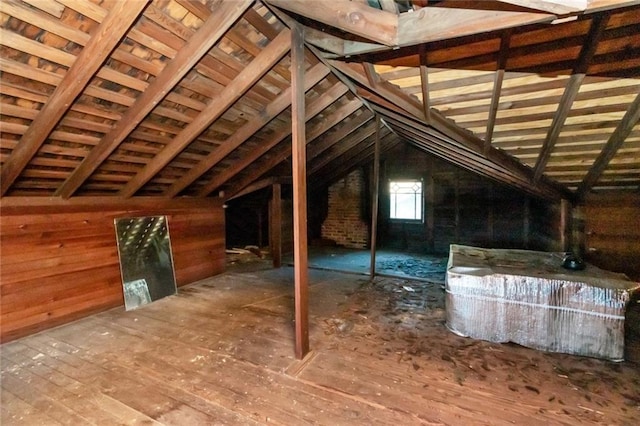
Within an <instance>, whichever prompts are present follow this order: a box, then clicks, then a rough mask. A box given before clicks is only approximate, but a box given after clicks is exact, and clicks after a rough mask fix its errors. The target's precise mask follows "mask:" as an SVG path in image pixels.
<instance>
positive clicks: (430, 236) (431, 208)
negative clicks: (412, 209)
mask: <svg viewBox="0 0 640 426" xmlns="http://www.w3.org/2000/svg"><path fill="white" fill-rule="evenodd" d="M427 167H428V170H427V182H426V183H425V186H426V188H425V189H426V194H427V197H426V198H427V208H426V209H425V214H426V221H425V223H426V225H427V240H428V244H429V249H430V250H431V251H433V250H434V249H435V233H434V228H435V226H434V225H435V216H436V215H435V212H436V209H435V202H436V186H435V182H434V179H433V159H432V158H431V157H429V160H428V163H427Z"/></svg>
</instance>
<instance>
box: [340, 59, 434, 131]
mask: <svg viewBox="0 0 640 426" xmlns="http://www.w3.org/2000/svg"><path fill="white" fill-rule="evenodd" d="M328 63H329V64H330V65H331V66H332V67H333V68H335V69H337V70H338V71H339V72H341V73H342V74H344V75H346V76H347V77H349V78H351V79H352V80H353V81H355V82H356V83H357V84H359V85H361V86H363V87H369V84H368V80H367V77H366V76H365V75H364V70H363V71H362V72H360V71H359V70H358V68H360V69H362V67H359V64H345V63H344V62H340V61H328ZM370 90H373V91H375V93H377V94H378V95H380V96H381V97H383V98H385V99H387V100H388V101H390V102H391V103H392V104H394V105H397V106H398V107H400V108H402V109H404V110H405V111H407V112H408V113H410V114H411V115H413V116H414V117H416V118H419V119H423V118H424V113H423V108H422V105H421V104H420V103H419V102H417V101H416V100H415V99H412V98H410V97H409V96H408V95H407V94H406V93H404V92H402V90H400V89H398V88H397V87H396V86H393V85H392V84H390V83H389V82H387V81H384V80H382V81H380V82H379V83H378V85H376V87H375V88H370Z"/></svg>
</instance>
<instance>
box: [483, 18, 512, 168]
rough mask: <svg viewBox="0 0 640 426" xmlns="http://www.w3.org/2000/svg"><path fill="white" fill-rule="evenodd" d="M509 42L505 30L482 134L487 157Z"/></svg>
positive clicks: (509, 32) (509, 38)
mask: <svg viewBox="0 0 640 426" xmlns="http://www.w3.org/2000/svg"><path fill="white" fill-rule="evenodd" d="M510 40H511V31H509V30H507V31H505V32H504V33H503V34H502V37H501V40H500V54H499V56H498V70H497V71H496V73H495V78H494V80H493V93H492V94H491V105H490V106H489V118H488V119H487V130H486V131H485V133H484V154H485V155H489V151H491V140H492V139H493V128H494V126H495V124H496V116H497V115H498V106H499V105H500V92H501V91H502V82H503V80H504V69H505V67H506V65H507V54H508V51H509V43H510Z"/></svg>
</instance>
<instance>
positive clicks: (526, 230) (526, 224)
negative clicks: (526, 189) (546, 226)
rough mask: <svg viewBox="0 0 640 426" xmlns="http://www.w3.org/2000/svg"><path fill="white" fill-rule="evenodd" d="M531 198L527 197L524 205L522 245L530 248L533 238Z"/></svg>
mask: <svg viewBox="0 0 640 426" xmlns="http://www.w3.org/2000/svg"><path fill="white" fill-rule="evenodd" d="M530 234H531V198H529V197H525V198H524V201H523V206H522V245H523V246H524V248H525V249H527V248H529V241H530V238H531V235H530Z"/></svg>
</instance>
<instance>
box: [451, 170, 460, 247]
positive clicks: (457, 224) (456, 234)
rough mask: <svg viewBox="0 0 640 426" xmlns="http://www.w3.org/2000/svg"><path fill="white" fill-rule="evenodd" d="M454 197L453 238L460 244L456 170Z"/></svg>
mask: <svg viewBox="0 0 640 426" xmlns="http://www.w3.org/2000/svg"><path fill="white" fill-rule="evenodd" d="M455 180H456V181H455V197H454V200H453V201H454V205H453V206H454V209H455V227H456V228H455V239H456V241H455V242H456V244H460V173H459V172H458V171H457V170H456V175H455Z"/></svg>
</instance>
